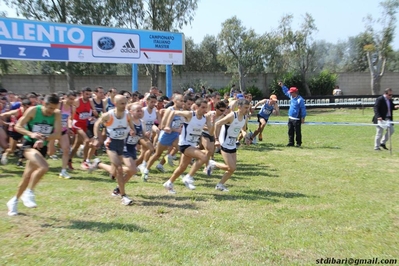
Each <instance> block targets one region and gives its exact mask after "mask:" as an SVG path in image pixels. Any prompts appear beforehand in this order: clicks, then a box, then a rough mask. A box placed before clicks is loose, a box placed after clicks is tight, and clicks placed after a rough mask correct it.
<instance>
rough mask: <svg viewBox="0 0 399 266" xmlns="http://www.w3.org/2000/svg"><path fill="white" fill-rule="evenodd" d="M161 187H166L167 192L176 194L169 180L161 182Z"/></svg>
mask: <svg viewBox="0 0 399 266" xmlns="http://www.w3.org/2000/svg"><path fill="white" fill-rule="evenodd" d="M163 187H164V188H166V189H167V190H168V192H169V193H171V194H176V191H175V190H174V189H173V183H172V182H170V181H169V180H168V181H166V182H165V183H163Z"/></svg>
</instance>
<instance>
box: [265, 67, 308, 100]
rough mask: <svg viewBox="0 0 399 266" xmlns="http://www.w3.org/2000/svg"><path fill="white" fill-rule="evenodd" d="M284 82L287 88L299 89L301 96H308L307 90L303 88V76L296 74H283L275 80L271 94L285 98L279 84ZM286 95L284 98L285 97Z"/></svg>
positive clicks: (271, 85) (271, 87)
mask: <svg viewBox="0 0 399 266" xmlns="http://www.w3.org/2000/svg"><path fill="white" fill-rule="evenodd" d="M279 81H282V82H283V83H284V85H285V86H287V87H288V88H290V87H297V88H298V90H299V94H301V95H306V90H305V88H304V87H303V79H302V76H301V74H299V73H295V72H288V73H285V74H283V75H282V76H281V77H277V78H275V79H274V80H273V82H272V84H270V86H269V89H270V93H271V94H275V95H277V97H280V96H281V97H285V95H284V93H283V91H282V90H281V87H280V86H279V85H278V82H279ZM283 95H284V96H283Z"/></svg>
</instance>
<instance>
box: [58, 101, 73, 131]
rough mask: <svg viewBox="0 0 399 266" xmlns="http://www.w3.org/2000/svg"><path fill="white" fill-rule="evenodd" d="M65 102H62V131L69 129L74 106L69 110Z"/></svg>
mask: <svg viewBox="0 0 399 266" xmlns="http://www.w3.org/2000/svg"><path fill="white" fill-rule="evenodd" d="M64 107H65V105H64V102H61V126H62V131H65V130H67V129H68V118H69V117H70V116H71V115H72V107H71V106H70V107H69V108H70V109H69V110H65V108H64Z"/></svg>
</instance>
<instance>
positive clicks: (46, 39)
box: [0, 17, 185, 65]
mask: <svg viewBox="0 0 399 266" xmlns="http://www.w3.org/2000/svg"><path fill="white" fill-rule="evenodd" d="M0 59H15V60H36V61H68V62H86V63H131V64H164V65H171V64H174V65H183V64H184V62H185V51H184V35H183V34H182V33H175V32H161V31H146V30H130V29H121V28H106V27H99V26H86V25H73V24H63V23H50V22H42V21H33V20H21V19H10V18H3V17H1V18H0Z"/></svg>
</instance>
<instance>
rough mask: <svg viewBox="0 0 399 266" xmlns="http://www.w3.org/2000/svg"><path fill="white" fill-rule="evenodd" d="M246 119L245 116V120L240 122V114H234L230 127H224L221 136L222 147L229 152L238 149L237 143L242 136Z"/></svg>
mask: <svg viewBox="0 0 399 266" xmlns="http://www.w3.org/2000/svg"><path fill="white" fill-rule="evenodd" d="M245 120H246V117H245V115H244V117H243V119H242V120H241V121H240V120H238V113H237V112H234V120H233V122H232V123H231V124H229V125H223V127H222V129H221V130H220V134H219V141H220V145H221V146H222V147H223V148H226V149H228V150H234V149H236V148H237V146H236V141H237V137H238V135H239V134H240V131H241V129H242V128H243V127H244V125H245Z"/></svg>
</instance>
